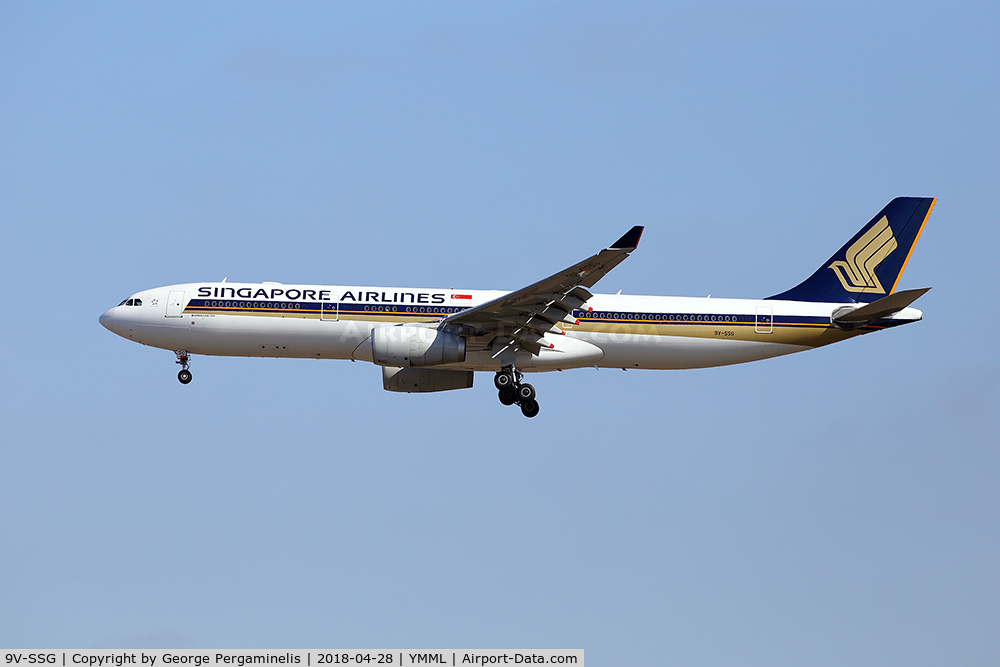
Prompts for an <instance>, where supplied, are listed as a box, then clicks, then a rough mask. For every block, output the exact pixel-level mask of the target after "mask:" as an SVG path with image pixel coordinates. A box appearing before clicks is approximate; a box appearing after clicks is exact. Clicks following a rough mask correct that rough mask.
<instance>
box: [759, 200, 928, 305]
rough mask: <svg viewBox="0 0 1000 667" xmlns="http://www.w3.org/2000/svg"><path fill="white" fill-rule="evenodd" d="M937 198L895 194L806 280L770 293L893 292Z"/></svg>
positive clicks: (838, 295) (819, 296)
mask: <svg viewBox="0 0 1000 667" xmlns="http://www.w3.org/2000/svg"><path fill="white" fill-rule="evenodd" d="M935 201H936V200H935V199H934V198H931V197H897V198H896V199H893V200H892V201H891V202H889V203H888V204H887V205H886V207H885V208H883V209H882V210H881V211H879V213H878V214H877V215H876V216H875V217H874V218H872V220H871V222H869V223H868V224H867V225H865V226H864V228H862V230H861V231H860V232H858V233H857V234H855V235H854V238H852V239H851V240H850V241H848V242H847V244H846V245H844V247H843V248H841V249H840V250H838V251H837V253H836V254H835V255H834V256H833V257H831V258H830V259H828V260H827V261H826V262H824V263H823V266H821V267H820V268H819V269H817V270H816V272H815V273H814V274H812V275H811V276H809V278H807V279H806V280H805V282H803V283H801V284H800V285H797V286H796V287H793V288H792V289H790V290H788V291H787V292H782V293H781V294H775V295H774V296H771V297H768V298H769V299H782V300H786V301H822V302H835V303H841V302H842V303H849V302H855V303H871V302H872V301H876V300H878V299H881V298H882V297H884V296H886V295H888V294H892V293H893V292H894V291H895V289H896V285H897V283H898V282H899V276H900V275H902V273H903V269H904V268H906V262H907V261H908V260H909V259H910V253H911V252H913V246H914V245H916V243H917V239H918V238H920V232H921V230H923V228H924V223H925V222H927V217H928V216H929V215H930V213H931V209H932V208H934V202H935Z"/></svg>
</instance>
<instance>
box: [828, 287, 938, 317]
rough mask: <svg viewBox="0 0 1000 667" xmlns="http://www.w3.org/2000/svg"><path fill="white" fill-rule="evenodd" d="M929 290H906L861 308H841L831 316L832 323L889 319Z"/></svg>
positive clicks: (926, 288) (922, 288)
mask: <svg viewBox="0 0 1000 667" xmlns="http://www.w3.org/2000/svg"><path fill="white" fill-rule="evenodd" d="M929 290H930V287H921V288H920V289H908V290H904V291H902V292H896V293H895V294H890V295H889V296H887V297H883V298H881V299H879V300H878V301H872V302H871V303H869V304H867V305H864V306H861V307H860V308H841V309H840V310H839V311H838V312H837V313H834V314H833V321H834V323H836V324H847V325H851V324H863V323H865V322H871V321H873V320H878V319H881V318H883V317H890V316H892V315H894V314H896V313H898V312H899V311H901V310H903V309H904V308H906V307H907V306H909V305H910V304H911V303H913V302H914V301H916V300H917V299H919V298H920V297H922V296H923V295H924V294H926V293H927V292H928V291H929Z"/></svg>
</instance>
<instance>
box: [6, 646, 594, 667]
mask: <svg viewBox="0 0 1000 667" xmlns="http://www.w3.org/2000/svg"><path fill="white" fill-rule="evenodd" d="M3 654H4V662H3V665H2V666H0V667H125V666H126V665H136V666H137V667H143V666H144V667H253V666H257V665H268V666H278V667H281V666H285V665H287V666H290V667H330V666H333V665H365V666H366V667H377V666H382V667H402V666H404V665H451V666H452V667H461V666H463V665H575V666H582V665H583V649H567V650H556V649H532V650H514V649H484V650H455V649H391V650H390V649H384V650H378V651H375V650H371V649H360V650H358V649H351V650H345V649H337V650H333V649H330V650H296V651H280V650H273V651H232V650H227V651H217V650H194V649H178V650H142V651H140V650H135V651H131V650H100V649H84V650H73V651H70V650H62V649H60V650H57V651H53V650H25V649H22V650H3Z"/></svg>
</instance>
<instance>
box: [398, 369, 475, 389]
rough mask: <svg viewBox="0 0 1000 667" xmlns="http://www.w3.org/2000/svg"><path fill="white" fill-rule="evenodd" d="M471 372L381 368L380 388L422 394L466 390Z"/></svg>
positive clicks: (470, 382) (470, 378) (469, 383)
mask: <svg viewBox="0 0 1000 667" xmlns="http://www.w3.org/2000/svg"><path fill="white" fill-rule="evenodd" d="M473 375H474V373H473V372H472V371H452V370H447V369H445V368H398V367H395V366H383V367H382V386H383V387H384V388H385V390H386V391H404V392H407V393H422V392H427V391H449V390H451V389H468V388H469V387H471V386H472V376H473Z"/></svg>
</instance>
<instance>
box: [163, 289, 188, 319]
mask: <svg viewBox="0 0 1000 667" xmlns="http://www.w3.org/2000/svg"><path fill="white" fill-rule="evenodd" d="M183 311H184V290H175V291H173V292H171V293H170V296H168V297H167V313H166V315H165V317H180V316H181V313H182V312H183Z"/></svg>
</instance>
